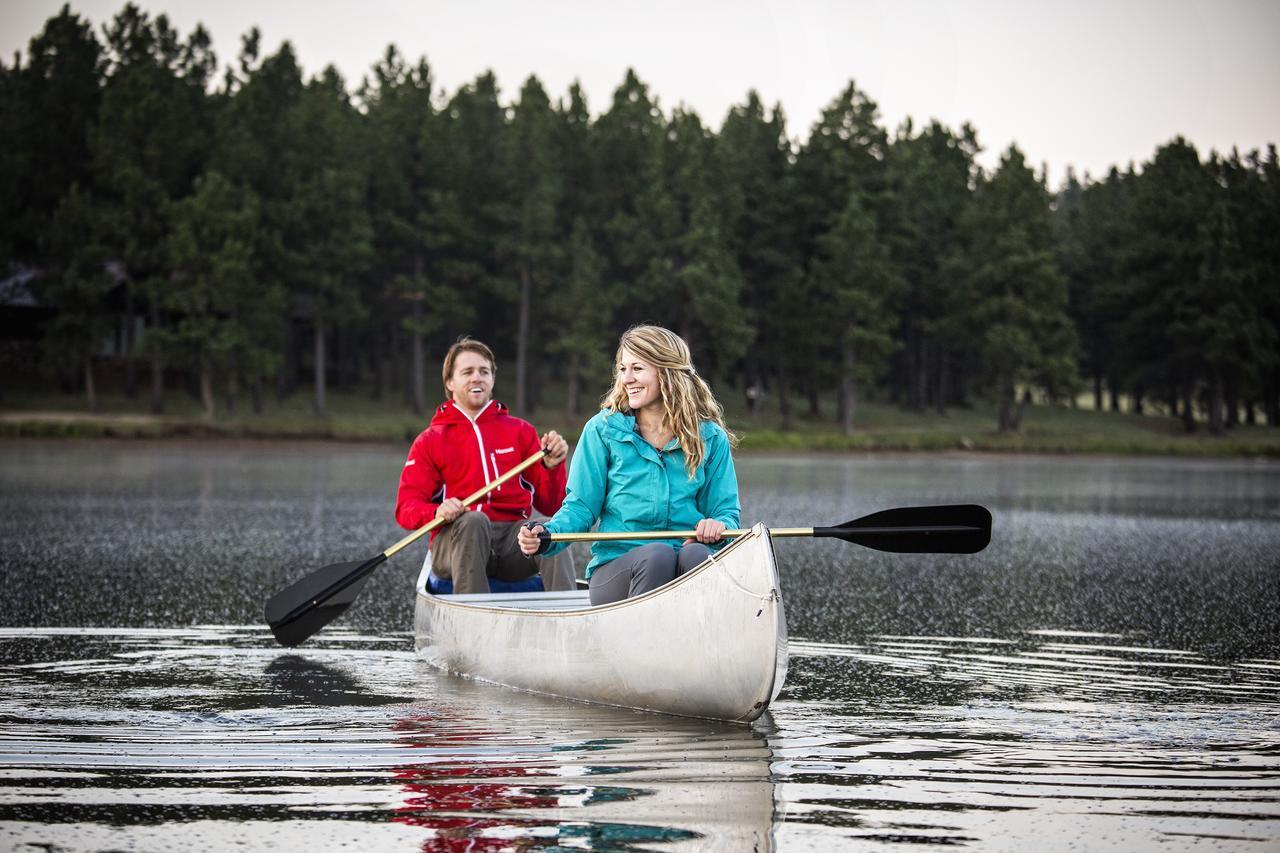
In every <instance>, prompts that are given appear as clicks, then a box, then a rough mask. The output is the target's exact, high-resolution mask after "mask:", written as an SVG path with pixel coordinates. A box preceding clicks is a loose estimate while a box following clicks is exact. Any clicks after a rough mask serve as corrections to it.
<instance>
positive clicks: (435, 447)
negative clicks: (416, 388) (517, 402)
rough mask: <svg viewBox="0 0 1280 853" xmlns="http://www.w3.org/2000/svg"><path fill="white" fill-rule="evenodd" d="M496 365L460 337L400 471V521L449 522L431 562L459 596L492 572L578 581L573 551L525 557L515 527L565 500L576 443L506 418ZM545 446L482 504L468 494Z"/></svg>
mask: <svg viewBox="0 0 1280 853" xmlns="http://www.w3.org/2000/svg"><path fill="white" fill-rule="evenodd" d="M496 370H497V362H496V360H495V359H494V357H493V352H492V351H491V350H490V349H489V348H488V347H487V346H485V345H484V344H482V343H480V342H479V341H476V340H472V339H471V338H460V339H459V340H458V342H457V343H455V344H454V345H453V346H452V347H450V348H449V352H448V353H447V354H446V355H445V357H444V370H443V375H444V389H445V392H446V393H448V394H449V396H450V398H451V399H449V400H446V401H445V402H444V403H443V404H442V405H441V406H440V408H438V409H436V413H435V416H434V417H433V418H432V419H431V425H430V426H428V427H427V429H426V431H424V432H423V433H422V434H421V435H419V436H418V437H417V439H415V440H414V442H413V447H412V448H410V450H409V459H408V461H407V462H405V464H404V470H403V471H402V472H401V474H400V490H399V493H398V494H397V495H396V521H398V522H399V523H400V525H401V526H402V527H404V528H406V529H408V530H417V529H418V528H419V527H422V526H423V525H424V524H427V523H428V522H430V521H431V520H432V519H435V518H440V519H443V520H444V522H445V523H444V524H441V525H440V527H438V528H436V529H435V530H434V531H433V532H432V534H431V568H432V570H433V571H434V572H435V574H436V575H437V576H438V577H441V578H450V579H452V580H453V591H454V592H455V593H459V594H462V593H475V592H488V591H489V578H490V577H494V578H500V579H502V580H512V581H514V580H523V579H525V578H529V577H532V576H533V574H534V573H535V572H541V574H542V583H543V586H544V587H545V588H546V589H548V590H563V589H573V588H574V587H575V586H576V585H577V583H576V580H575V578H574V574H573V564H572V562H571V561H570V559H569V558H568V556H567V555H565V554H561V555H557V556H555V557H526V556H525V555H524V554H522V553H521V552H520V546H519V544H517V542H516V533H517V531H518V530H519V527H520V525H521V524H522V523H523V522H525V521H527V520H529V518H530V515H531V510H532V509H535V508H536V509H537V511H538V512H540V513H542V514H543V515H546V516H550V515H554V514H555V512H556V510H558V509H559V508H560V503H561V502H562V501H563V500H564V484H565V465H564V460H565V457H566V456H568V454H569V445H568V443H567V442H566V441H565V440H564V439H563V438H562V437H561V436H560V435H559V434H558V433H557V432H556V431H555V430H551V431H549V432H547V434H546V435H544V436H542V438H541V439H539V438H538V433H537V432H536V431H535V430H534V428H533V425H532V424H530V423H529V422H527V421H523V420H521V419H520V418H517V417H513V416H512V415H510V414H508V412H507V407H506V406H504V405H502V404H501V403H499V402H498V401H496V400H494V399H493V381H494V374H495V372H496ZM539 448H541V449H543V450H545V451H546V452H547V455H546V456H545V457H543V459H542V461H541V462H540V463H538V464H535V465H533V466H531V467H529V468H526V469H525V470H524V472H523V473H521V474H520V476H518V477H513V478H512V479H510V480H508V481H507V482H505V483H503V484H502V485H501V486H499V487H498V488H496V489H494V490H493V491H491V492H489V493H488V494H487V495H485V496H484V497H482V498H481V499H480V500H479V501H477V502H476V503H474V504H472V505H470V506H463V505H462V501H461V498H464V497H467V496H468V495H472V494H475V492H477V491H478V490H480V489H482V488H483V487H484V486H485V485H486V484H487V483H491V482H493V481H494V480H496V479H498V478H499V477H500V476H502V474H504V473H505V472H506V471H509V470H510V469H512V468H514V467H515V466H516V465H517V464H519V463H520V462H523V461H524V460H525V459H528V458H529V457H530V456H532V455H533V454H534V453H537V452H538V449H539Z"/></svg>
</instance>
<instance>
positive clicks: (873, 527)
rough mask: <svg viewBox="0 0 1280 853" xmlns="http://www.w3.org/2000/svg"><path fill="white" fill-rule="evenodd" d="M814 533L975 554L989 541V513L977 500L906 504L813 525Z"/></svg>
mask: <svg viewBox="0 0 1280 853" xmlns="http://www.w3.org/2000/svg"><path fill="white" fill-rule="evenodd" d="M813 535H814V536H828V537H834V538H836V539H843V540H845V541H846V542H854V543H856V544H858V545H865V546H866V547H868V548H875V549H876V550H877V551H892V552H894V553H897V554H976V553H977V552H978V551H981V550H982V549H983V548H985V547H987V543H989V542H990V541H991V513H990V512H989V511H988V510H987V508H986V507H984V506H978V505H976V504H953V505H950V506H908V507H901V508H898V509H886V510H884V511H882V512H875V513H872V514H871V515H867V516H863V517H862V518H856V519H854V520H853V521H846V522H845V523H844V524H841V525H840V526H838V527H815V528H813Z"/></svg>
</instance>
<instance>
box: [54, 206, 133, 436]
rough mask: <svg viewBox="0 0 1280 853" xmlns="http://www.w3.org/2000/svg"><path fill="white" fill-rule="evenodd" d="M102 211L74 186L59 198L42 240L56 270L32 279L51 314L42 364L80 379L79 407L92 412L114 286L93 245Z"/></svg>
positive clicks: (101, 249)
mask: <svg viewBox="0 0 1280 853" xmlns="http://www.w3.org/2000/svg"><path fill="white" fill-rule="evenodd" d="M102 216H103V212H102V210H101V209H100V208H99V207H98V206H97V204H96V203H95V201H94V199H93V197H92V196H91V195H90V194H89V193H87V192H84V191H82V190H81V189H80V188H79V186H78V185H72V187H71V189H70V190H69V191H68V192H67V194H66V195H65V196H64V197H63V199H62V202H61V203H60V204H59V205H58V208H57V210H56V211H55V212H54V215H53V217H52V220H51V221H50V224H49V230H48V234H47V236H46V238H45V239H46V241H47V243H46V245H47V251H48V253H49V257H50V258H53V259H56V261H55V263H56V266H53V267H51V268H50V269H49V270H48V271H47V272H46V274H45V275H44V276H43V277H41V278H40V279H38V280H37V282H36V287H35V292H36V293H37V294H38V295H39V298H40V299H41V301H42V302H44V303H45V304H47V305H49V306H51V307H53V308H55V309H56V311H57V314H56V315H55V316H54V318H53V320H52V321H51V322H50V323H49V326H48V331H47V333H46V336H45V341H44V345H45V350H46V353H47V363H49V364H54V365H58V366H59V367H63V368H67V369H69V370H71V371H74V372H75V373H78V374H79V375H80V378H81V381H82V383H83V385H82V387H83V389H84V395H85V406H86V408H87V409H88V410H89V411H90V412H94V411H97V408H98V402H97V382H96V379H95V375H94V351H95V350H96V349H97V347H98V346H99V344H100V342H101V341H102V339H103V338H104V337H106V336H107V335H108V334H109V333H110V330H111V323H112V320H111V316H110V314H108V312H107V310H106V305H107V299H108V295H109V294H110V292H111V290H112V288H113V287H114V286H115V281H114V280H113V278H112V276H111V275H110V273H109V271H108V268H107V260H108V256H107V252H106V251H105V249H104V247H103V246H102V245H101V243H100V242H99V240H98V235H99V234H100V233H101V232H102V230H103V229H102V225H101V217H102Z"/></svg>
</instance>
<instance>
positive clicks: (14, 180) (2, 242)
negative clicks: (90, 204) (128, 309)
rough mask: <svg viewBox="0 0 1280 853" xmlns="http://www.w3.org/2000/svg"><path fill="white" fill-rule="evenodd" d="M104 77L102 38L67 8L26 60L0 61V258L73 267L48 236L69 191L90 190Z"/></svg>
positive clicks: (48, 26)
mask: <svg viewBox="0 0 1280 853" xmlns="http://www.w3.org/2000/svg"><path fill="white" fill-rule="evenodd" d="M102 76H103V59H102V45H101V43H100V42H99V41H98V39H97V38H96V37H95V36H94V34H93V30H92V28H91V27H90V25H89V23H88V22H87V21H85V20H83V19H82V18H81V17H80V16H79V15H76V14H73V13H72V12H71V9H70V6H65V5H64V6H63V7H62V10H61V11H60V12H59V13H58V14H57V15H55V16H53V17H51V18H50V19H49V20H48V21H46V22H45V25H44V28H43V29H42V30H41V31H40V33H39V34H38V35H37V36H35V37H34V38H33V39H31V41H30V44H29V46H28V48H27V59H26V62H25V63H22V62H21V61H20V60H18V59H16V60H15V62H14V66H13V67H12V68H8V67H4V66H3V65H0V136H3V138H4V140H5V144H4V146H3V147H2V148H0V205H3V207H0V257H3V258H4V259H6V260H8V261H10V262H14V261H17V262H19V263H23V264H32V265H35V266H50V267H52V268H59V269H65V268H66V267H67V264H68V263H70V264H71V266H75V262H73V261H71V260H70V259H68V258H61V257H56V256H54V255H53V254H51V252H50V248H51V247H50V246H49V244H48V241H47V240H46V239H45V238H46V235H47V234H48V233H49V227H50V225H51V221H52V219H53V217H54V215H55V212H56V211H57V210H58V208H59V207H60V205H61V204H62V203H63V202H64V201H65V196H66V194H67V193H68V192H69V191H70V190H71V188H72V187H73V186H78V187H79V188H80V190H79V192H80V193H81V194H83V193H86V192H90V191H91V189H92V185H93V172H92V158H91V156H90V150H89V144H90V138H91V137H92V135H93V129H94V126H95V125H96V123H97V120H98V110H99V104H100V102H101V96H102V93H101V85H102ZM82 200H83V195H81V196H80V197H79V200H77V201H75V202H73V203H74V204H80V201H82ZM59 274H61V273H59Z"/></svg>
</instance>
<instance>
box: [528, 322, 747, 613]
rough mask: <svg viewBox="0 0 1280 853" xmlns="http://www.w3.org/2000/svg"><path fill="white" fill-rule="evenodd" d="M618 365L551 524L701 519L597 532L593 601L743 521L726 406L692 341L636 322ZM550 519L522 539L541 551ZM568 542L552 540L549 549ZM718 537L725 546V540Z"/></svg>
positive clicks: (616, 597)
mask: <svg viewBox="0 0 1280 853" xmlns="http://www.w3.org/2000/svg"><path fill="white" fill-rule="evenodd" d="M617 366H618V372H617V376H616V378H615V379H614V383H613V390H611V391H610V392H609V393H608V394H606V395H605V398H604V400H603V406H602V408H601V411H600V412H599V413H598V414H597V415H596V416H595V417H593V418H592V419H591V420H589V421H587V423H586V426H584V427H583V428H582V436H581V438H579V440H578V446H577V449H576V450H575V451H574V454H573V463H572V465H571V466H570V468H569V483H568V488H567V490H566V495H565V499H564V504H563V505H562V506H561V507H560V511H559V512H557V513H556V514H555V515H554V516H553V517H552V518H551V519H550V520H549V521H548V522H547V523H546V525H545V529H546V530H547V531H548V532H550V533H579V532H582V531H586V530H590V529H591V527H592V525H594V524H595V523H596V522H597V521H598V522H599V523H600V531H601V532H616V531H648V530H680V529H690V528H692V529H694V530H696V531H697V535H696V540H695V539H689V540H686V541H684V542H681V541H680V540H678V539H669V540H663V541H659V542H652V543H648V544H645V543H644V542H643V541H630V542H626V541H615V542H597V543H595V544H594V545H593V546H592V548H591V552H592V558H591V563H590V564H589V565H588V566H587V578H588V580H589V582H590V589H591V603H592V604H593V605H598V604H610V603H612V602H615V601H621V600H622V599H624V598H629V597H631V596H636V595H641V594H643V593H646V592H649V591H650V590H652V589H657V588H658V587H660V586H662V585H663V584H664V583H667V582H668V581H670V580H672V579H674V578H676V577H679V576H680V575H682V574H684V573H685V572H687V571H688V570H689V569H692V568H693V567H694V566H697V565H698V564H699V563H701V562H702V561H703V560H705V559H706V558H707V557H708V556H709V555H710V554H711V550H712V549H711V547H710V546H713V545H717V543H720V542H721V538H722V534H723V533H724V531H725V529H726V528H730V527H737V526H738V514H739V507H738V479H737V476H736V474H735V473H734V470H733V456H732V455H731V453H730V450H731V447H732V445H733V444H735V443H736V441H737V439H736V438H735V437H734V436H733V434H732V433H730V432H729V431H728V429H726V428H725V425H724V413H723V411H722V410H721V408H720V404H719V403H717V402H716V399H715V397H714V396H713V395H712V393H711V389H710V388H709V387H708V386H707V383H706V382H704V381H703V380H702V377H700V376H698V374H697V372H696V371H695V370H694V369H693V363H692V361H691V360H690V358H689V347H688V345H687V344H686V343H685V342H684V341H683V340H681V339H680V337H679V336H678V335H676V334H674V333H673V332H670V331H668V330H667V329H663V328H661V327H658V326H636V327H635V328H633V329H630V330H629V331H627V332H626V334H624V335H623V336H622V340H621V341H619V342H618V356H617ZM542 529H543V525H540V524H530V525H528V526H527V527H525V528H522V529H521V530H520V549H521V551H523V552H524V553H525V554H529V555H532V554H535V553H538V551H539V547H540V545H541V544H542V543H541V542H540V540H539V539H538V532H539V531H540V530H542ZM565 547H566V545H565V544H564V543H553V544H551V545H550V546H549V548H547V549H546V550H545V551H543V553H545V554H555V553H557V552H559V551H561V550H563V549H564V548H565ZM717 547H718V546H717Z"/></svg>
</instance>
